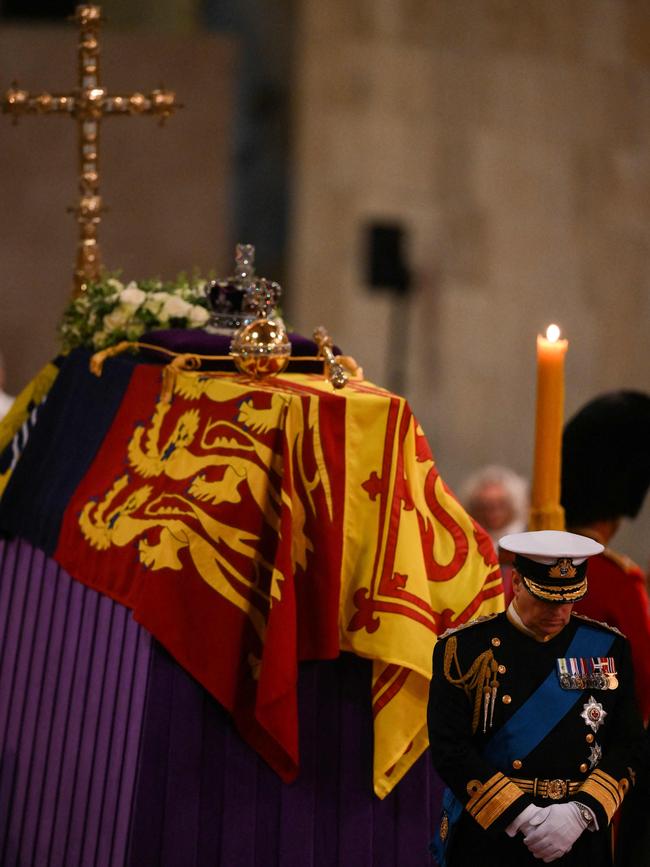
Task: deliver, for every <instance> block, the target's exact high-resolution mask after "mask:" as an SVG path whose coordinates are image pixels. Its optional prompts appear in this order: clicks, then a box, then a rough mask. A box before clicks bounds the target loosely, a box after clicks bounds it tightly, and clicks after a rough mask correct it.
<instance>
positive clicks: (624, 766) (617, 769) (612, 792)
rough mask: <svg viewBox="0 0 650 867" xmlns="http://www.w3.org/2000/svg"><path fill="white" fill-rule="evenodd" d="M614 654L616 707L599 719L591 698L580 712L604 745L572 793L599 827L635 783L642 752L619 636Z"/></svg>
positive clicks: (625, 652) (630, 678)
mask: <svg viewBox="0 0 650 867" xmlns="http://www.w3.org/2000/svg"><path fill="white" fill-rule="evenodd" d="M615 654H616V655H615V658H616V661H617V669H618V671H617V678H618V686H617V688H616V692H617V696H616V698H617V703H616V706H615V708H614V709H612V710H610V712H609V713H607V714H601V717H600V718H599V715H598V707H599V706H600V705H599V703H598V701H597V700H596V699H595V698H593V697H590V699H589V701H587V703H586V704H585V707H584V709H583V712H582V716H583V719H585V721H586V722H587V724H588V725H589V722H588V720H591V728H592V731H593V733H594V735H595V737H596V738H597V739H598V740H600V741H602V742H603V746H602V755H601V756H600V757H599V761H598V765H597V766H596V767H595V768H594V770H593V771H592V772H591V773H590V774H589V776H588V777H587V779H586V780H585V781H584V783H583V784H582V786H581V787H580V789H579V790H578V791H577V792H576V793H575V800H576V801H580V802H581V803H583V804H585V805H586V806H587V807H590V808H591V809H592V810H593V811H594V813H595V815H596V819H597V821H598V825H599V827H605V826H606V825H608V824H609V823H610V822H611V820H612V817H613V816H614V813H615V812H616V811H617V810H618V808H619V807H620V805H621V804H622V802H623V799H624V798H625V795H626V794H627V792H628V791H629V790H630V788H632V786H634V784H635V782H636V774H637V770H638V766H639V764H640V762H641V756H642V751H643V725H642V723H641V718H640V715H639V711H638V707H637V703H636V699H635V695H634V680H633V673H632V662H631V657H630V649H629V644H628V642H627V641H624V640H623V639H622V638H620V639H618V641H617V644H616V647H615ZM590 702H591V706H590Z"/></svg>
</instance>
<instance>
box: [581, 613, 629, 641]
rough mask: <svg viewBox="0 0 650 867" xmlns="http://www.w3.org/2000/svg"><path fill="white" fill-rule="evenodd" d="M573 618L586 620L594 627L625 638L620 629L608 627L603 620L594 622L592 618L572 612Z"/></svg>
mask: <svg viewBox="0 0 650 867" xmlns="http://www.w3.org/2000/svg"><path fill="white" fill-rule="evenodd" d="M573 617H578V618H579V619H580V620H586V621H587V623H593V624H595V625H596V626H602V627H603V629H609V631H610V632H615V633H616V634H617V635H620V636H621V637H622V638H627V635H624V634H623V633H622V632H621V630H620V629H618V628H617V627H616V626H610V625H609V623H605V622H604V621H603V620H594V618H593V617H587V615H586V614H578V613H577V612H576V611H574V612H573Z"/></svg>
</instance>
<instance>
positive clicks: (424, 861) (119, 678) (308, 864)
mask: <svg viewBox="0 0 650 867" xmlns="http://www.w3.org/2000/svg"><path fill="white" fill-rule="evenodd" d="M0 652H1V654H2V655H1V657H0V762H1V764H0V864H1V865H2V867H100V865H101V867H104V865H107V867H108V865H111V867H157V865H160V867H431V865H434V862H433V860H432V858H431V856H430V854H429V852H428V843H429V840H430V838H431V836H432V830H433V826H434V823H435V821H436V817H437V813H438V809H439V802H440V795H441V791H440V783H439V781H438V780H437V778H436V777H435V775H434V774H433V772H432V770H431V769H430V763H429V758H428V754H425V755H424V756H423V757H422V758H421V759H420V760H419V761H418V762H417V763H416V765H415V766H414V767H413V768H412V769H411V770H410V771H409V773H408V774H407V775H406V777H405V778H404V779H403V780H402V781H401V782H400V783H399V785H398V786H397V787H396V788H395V790H394V791H393V792H392V793H391V794H390V795H389V796H388V797H386V798H385V799H384V800H383V801H380V800H379V799H378V798H377V797H376V796H375V795H374V794H373V791H372V719H371V713H370V707H371V704H370V697H369V692H370V663H369V662H368V661H367V660H364V659H360V658H358V657H355V656H352V655H350V654H342V655H341V656H340V657H339V659H337V660H334V661H330V662H307V663H302V664H301V667H300V678H299V687H298V695H299V703H300V714H299V720H300V759H301V771H300V775H299V778H298V780H297V781H296V782H295V783H293V784H290V785H286V784H284V783H282V782H281V780H280V779H279V777H277V776H276V775H275V773H274V772H273V771H271V770H270V768H269V767H268V766H267V765H266V764H265V763H264V762H263V761H262V760H261V759H260V758H259V757H258V756H257V754H256V753H255V752H254V751H253V750H251V748H250V747H248V746H247V745H246V744H245V743H244V742H243V741H242V740H241V738H240V737H239V736H238V734H237V732H236V731H235V729H234V728H233V726H232V724H231V722H230V718H229V716H228V715H227V714H226V713H225V711H224V710H223V709H222V708H221V707H220V706H219V705H218V704H217V702H216V701H215V700H214V699H213V698H212V697H211V696H210V695H209V694H208V693H206V691H205V690H204V689H203V688H202V687H201V686H199V685H198V684H197V683H196V682H195V681H194V680H193V679H192V678H191V677H190V676H188V675H187V673H186V672H185V671H184V670H183V669H181V668H180V667H179V666H178V665H177V664H176V663H175V662H174V661H173V660H172V659H171V658H170V657H169V655H168V654H167V653H166V652H165V651H164V650H163V649H162V648H161V647H160V646H159V645H158V644H157V643H156V642H155V641H154V640H153V639H151V637H150V636H149V635H148V634H147V633H146V632H145V631H144V630H143V629H142V628H141V627H139V626H138V625H137V624H136V623H135V622H134V621H133V619H132V618H131V616H130V612H129V611H127V610H126V609H124V608H122V607H121V606H119V605H117V604H115V603H114V602H112V601H111V600H109V599H108V598H106V597H103V596H100V595H99V594H97V593H96V592H94V591H92V590H89V589H87V588H85V587H84V586H83V585H81V584H79V583H78V582H75V581H73V580H72V579H71V578H70V577H69V576H68V575H67V574H66V573H65V572H63V571H62V570H61V569H60V568H59V567H58V566H57V565H56V564H55V563H54V562H53V561H51V560H49V559H48V558H47V557H46V556H45V555H44V554H43V553H42V552H40V551H38V550H36V549H34V548H32V547H31V546H30V545H28V544H27V543H25V542H20V541H11V542H8V541H7V542H3V541H1V540H0ZM434 867H435V865H434Z"/></svg>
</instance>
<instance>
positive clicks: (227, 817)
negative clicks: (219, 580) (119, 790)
mask: <svg viewBox="0 0 650 867" xmlns="http://www.w3.org/2000/svg"><path fill="white" fill-rule="evenodd" d="M370 678H371V663H370V662H369V661H368V660H365V659H360V658H359V657H356V656H353V655H351V654H342V655H341V657H340V658H339V659H337V660H335V661H331V662H306V663H302V664H301V666H300V675H299V687H298V695H299V712H300V752H301V765H300V776H299V777H298V780H297V781H296V782H295V783H292V784H290V785H287V784H284V783H282V782H281V780H280V779H279V777H278V776H277V775H276V774H274V773H273V771H271V769H270V768H269V767H268V766H267V765H266V764H265V763H264V762H263V761H262V760H261V759H260V758H259V756H258V755H257V754H256V753H255V752H254V751H253V750H252V749H251V748H250V747H248V746H247V745H246V744H245V743H244V742H243V741H242V740H241V738H240V737H239V736H238V734H237V733H236V731H235V729H234V727H233V726H232V724H231V722H230V720H229V718H228V715H227V714H226V713H225V712H224V711H223V710H222V709H221V708H220V707H219V705H218V704H217V703H216V702H215V701H214V699H212V697H211V696H210V695H208V693H206V691H205V690H204V689H202V688H201V687H200V686H199V685H198V684H197V683H196V682H194V681H193V680H192V679H191V678H190V677H189V676H188V675H187V674H186V673H185V672H184V671H183V670H182V669H181V668H180V667H179V666H178V665H177V664H176V663H175V662H174V661H173V660H172V659H171V657H169V656H168V654H167V653H166V652H165V651H164V650H163V649H162V648H161V647H160V646H159V645H157V644H154V650H153V659H152V666H151V670H150V682H149V698H148V702H147V711H146V714H145V721H144V728H143V731H144V737H143V750H142V758H141V766H140V776H139V785H138V791H137V794H136V799H135V809H134V820H133V832H132V840H131V851H130V855H129V861H128V864H129V867H139V865H142V864H147V865H157V867H220V865H224V867H225V865H228V867H230V865H236V867H396V865H400V867H432V865H433V867H435V865H434V862H433V859H432V858H431V856H430V854H429V852H428V844H429V841H430V839H431V837H432V836H433V826H434V823H435V822H436V820H437V816H438V813H439V804H440V797H441V787H440V783H439V781H438V780H437V778H436V777H435V776H434V774H433V772H432V770H431V766H430V758H429V755H428V752H427V753H425V755H423V756H422V757H421V758H420V760H419V761H418V762H417V763H416V764H415V765H414V767H413V768H412V769H411V770H410V771H409V772H408V774H407V775H406V777H405V778H404V779H403V780H402V781H401V782H400V783H399V784H398V785H397V786H396V788H395V789H394V790H393V792H391V794H390V795H388V796H387V797H386V798H385V799H384V800H383V801H380V800H379V799H378V798H377V797H376V796H375V795H374V794H373V791H372V718H371V713H370V706H371V703H370V696H369V691H370Z"/></svg>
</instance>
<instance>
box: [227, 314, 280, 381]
mask: <svg viewBox="0 0 650 867" xmlns="http://www.w3.org/2000/svg"><path fill="white" fill-rule="evenodd" d="M230 355H231V356H232V357H233V359H234V361H235V364H236V365H237V369H238V370H239V371H240V373H246V374H248V375H249V376H257V377H262V376H271V375H273V374H277V373H282V371H283V370H284V369H285V367H286V366H287V364H288V363H289V356H290V355H291V343H290V342H289V338H288V337H287V330H286V328H285V327H284V322H283V321H282V320H281V319H280V318H279V317H276V318H272V319H267V318H266V317H262V318H260V319H255V320H253V322H249V323H248V325H243V326H242V327H241V328H238V329H237V331H236V332H235V334H234V336H233V339H232V341H231V344H230Z"/></svg>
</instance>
